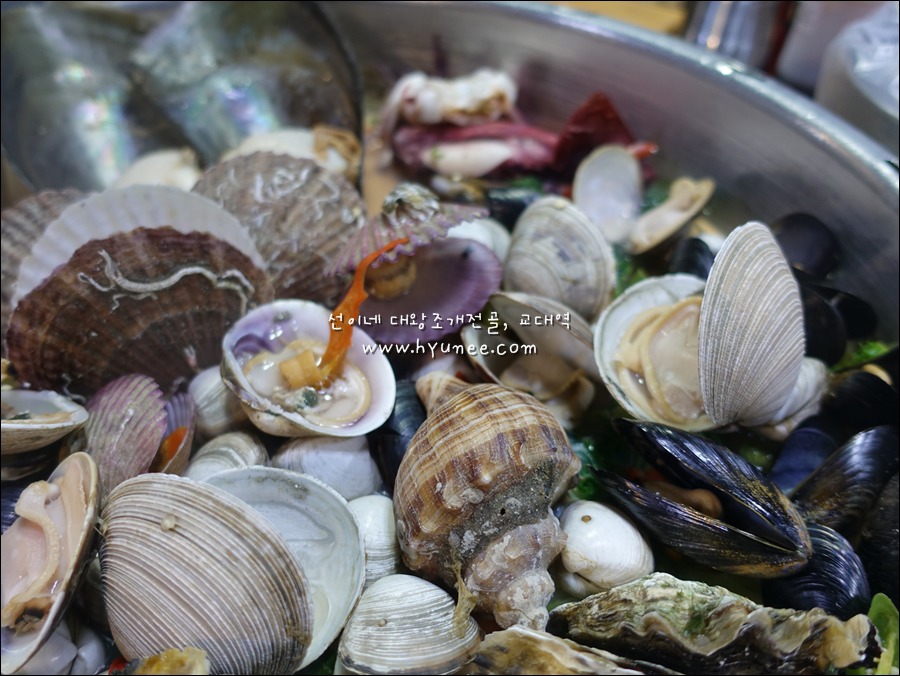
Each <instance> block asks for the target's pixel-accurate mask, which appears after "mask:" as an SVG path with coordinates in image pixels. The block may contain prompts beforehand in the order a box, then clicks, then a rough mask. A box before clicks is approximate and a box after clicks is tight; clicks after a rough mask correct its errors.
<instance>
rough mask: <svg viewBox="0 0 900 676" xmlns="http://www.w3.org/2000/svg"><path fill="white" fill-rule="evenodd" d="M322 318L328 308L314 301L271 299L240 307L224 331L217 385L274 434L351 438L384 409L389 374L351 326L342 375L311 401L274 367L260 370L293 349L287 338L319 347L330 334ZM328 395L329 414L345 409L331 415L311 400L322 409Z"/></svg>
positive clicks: (390, 399)
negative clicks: (248, 307) (221, 379)
mask: <svg viewBox="0 0 900 676" xmlns="http://www.w3.org/2000/svg"><path fill="white" fill-rule="evenodd" d="M330 319H331V312H330V311H329V310H328V309H327V308H325V307H323V306H321V305H318V304H316V303H312V302H309V301H302V300H279V301H275V302H273V303H269V304H267V305H264V306H261V307H259V308H257V309H256V310H254V311H253V312H250V313H248V314H247V315H245V316H244V317H242V318H241V319H240V320H239V321H238V322H236V323H235V324H234V326H232V328H231V329H230V330H229V331H228V333H227V334H226V335H225V338H224V339H223V349H224V356H223V360H222V374H223V377H224V379H225V383H226V384H227V385H228V387H229V388H230V389H231V390H232V392H234V393H235V394H236V395H237V396H238V398H239V399H240V400H241V402H243V404H244V410H245V411H246V413H247V415H248V416H249V417H250V419H251V421H252V422H253V424H254V425H256V426H257V427H259V428H260V429H262V430H263V431H265V432H268V433H270V434H276V435H279V436H317V435H318V436H321V435H326V436H339V437H354V436H360V435H363V434H366V433H367V432H370V431H372V430H374V429H375V428H376V427H378V426H379V425H381V424H382V423H383V422H384V421H385V420H387V418H388V416H389V415H390V414H391V410H392V409H393V407H394V397H395V394H396V381H395V380H394V372H393V370H392V368H391V365H390V363H389V362H388V360H387V358H386V357H385V356H384V355H383V354H381V353H380V352H378V351H377V350H375V342H374V341H373V340H372V339H371V338H369V337H368V336H367V335H366V334H365V333H363V331H361V330H360V329H359V328H355V329H354V331H353V343H352V345H351V347H350V350H349V351H348V352H347V355H346V357H345V359H344V365H343V366H342V371H341V373H342V374H343V375H341V376H340V377H338V378H336V380H335V383H334V384H333V385H332V386H329V388H327V389H326V390H325V391H324V392H323V393H321V396H318V395H317V399H316V401H317V402H318V403H317V404H316V406H307V405H306V400H305V398H303V397H299V398H298V396H296V395H298V394H299V393H296V392H294V391H292V390H290V388H289V385H288V383H287V382H285V381H284V380H283V379H282V378H281V377H279V376H278V374H276V373H275V371H276V370H277V369H270V368H268V365H269V361H270V360H272V359H274V360H275V361H278V359H284V358H288V357H290V356H291V354H293V352H292V351H293V348H289V346H290V345H292V344H294V343H295V341H305V340H312V341H315V342H316V343H317V344H318V345H319V346H321V349H322V350H324V346H325V344H326V343H327V342H328V339H329V335H330V334H331V322H330ZM304 345H305V343H304ZM368 351H372V353H369V352H368ZM267 355H273V357H269V356H267ZM272 365H274V364H272ZM257 366H258V367H260V368H256V367H257ZM267 373H271V374H273V375H271V376H267V375H266V374H267ZM366 392H367V394H366ZM364 396H368V403H366V402H365V399H364ZM328 397H332V399H328ZM332 401H333V402H334V405H335V406H336V407H337V413H335V415H337V414H341V415H343V414H342V413H341V412H342V411H344V410H350V411H351V413H352V415H350V414H347V415H346V416H344V417H343V418H341V417H337V418H334V417H331V413H330V411H331V409H330V408H325V409H322V408H320V406H319V404H321V405H322V406H326V407H327V406H329V404H330V402H332ZM353 416H355V418H353ZM351 418H353V419H352V420H351Z"/></svg>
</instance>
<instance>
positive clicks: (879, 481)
mask: <svg viewBox="0 0 900 676" xmlns="http://www.w3.org/2000/svg"><path fill="white" fill-rule="evenodd" d="M898 463H900V437H898V434H897V428H896V427H894V426H893V425H882V426H880V427H873V428H872V429H869V430H865V431H864V432H860V433H859V434H856V435H854V436H853V437H851V439H850V440H849V441H848V442H847V443H846V444H844V445H843V446H841V448H840V449H838V450H837V451H835V452H834V453H833V454H832V455H830V456H829V457H828V459H827V460H825V462H823V463H822V464H821V465H820V466H819V468H818V469H817V470H816V471H815V472H813V473H812V474H811V475H809V476H808V477H807V478H806V479H805V480H804V481H803V483H801V484H800V485H799V486H797V488H796V490H794V492H793V493H792V494H791V499H792V500H793V502H794V504H796V505H797V507H798V509H799V510H800V512H801V513H802V514H803V516H804V518H805V519H806V520H807V521H808V522H810V523H817V524H820V525H822V526H828V527H830V528H833V529H834V530H836V531H837V532H838V533H840V534H841V535H843V536H844V537H847V538H849V539H856V537H857V536H858V534H859V530H860V528H861V527H862V524H863V523H864V521H865V519H866V517H867V516H868V514H869V512H870V510H871V509H872V507H873V506H874V504H875V502H876V500H878V497H879V495H881V492H882V490H883V489H884V486H885V484H886V483H887V482H888V481H889V480H890V478H891V476H893V475H894V474H895V473H896V472H897V469H898Z"/></svg>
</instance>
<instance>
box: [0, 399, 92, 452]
mask: <svg viewBox="0 0 900 676" xmlns="http://www.w3.org/2000/svg"><path fill="white" fill-rule="evenodd" d="M0 398H2V402H3V421H2V422H0V430H2V437H0V445H2V447H3V455H12V454H14V453H24V452H26V451H33V450H35V449H38V448H43V447H44V446H49V445H50V444H52V443H53V442H54V441H57V440H59V439H61V438H62V437H64V436H65V435H66V434H68V433H69V432H72V431H74V430H76V429H78V428H79V427H81V426H82V425H84V424H85V423H86V422H87V419H88V412H87V411H86V410H85V408H84V407H83V406H81V405H79V404H76V403H75V402H74V401H72V400H71V399H69V398H68V397H64V396H63V395H61V394H58V393H56V392H51V391H40V392H34V391H31V390H3V391H2V392H0Z"/></svg>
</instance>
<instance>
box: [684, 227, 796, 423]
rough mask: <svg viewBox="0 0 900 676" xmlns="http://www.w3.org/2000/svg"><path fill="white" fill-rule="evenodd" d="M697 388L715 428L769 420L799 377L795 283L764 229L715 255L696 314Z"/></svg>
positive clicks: (738, 235)
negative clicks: (697, 345) (700, 392)
mask: <svg viewBox="0 0 900 676" xmlns="http://www.w3.org/2000/svg"><path fill="white" fill-rule="evenodd" d="M698 341H699V346H700V389H701V391H702V392H703V402H704V407H705V409H706V412H707V414H708V415H709V418H710V420H712V422H713V423H714V424H715V425H717V426H720V425H728V424H730V423H733V422H739V423H741V424H743V425H747V426H752V425H760V424H763V423H766V422H769V421H771V419H772V417H773V416H774V414H775V413H777V412H778V411H779V409H781V407H782V406H783V405H784V403H785V402H786V401H787V399H788V397H789V396H790V394H791V391H792V390H793V388H794V385H795V384H796V382H797V378H798V376H799V375H800V367H801V365H802V363H803V355H804V352H805V349H806V340H805V337H804V329H803V304H802V302H801V301H800V291H799V288H798V286H797V281H796V280H795V279H794V275H793V273H792V272H791V269H790V267H789V266H788V264H787V261H786V260H785V258H784V254H783V253H782V252H781V247H779V245H778V242H777V241H776V239H775V238H774V237H773V236H772V233H771V232H770V231H769V229H768V228H767V227H766V226H765V225H763V224H762V223H755V222H751V223H748V224H746V225H743V226H741V227H739V228H737V229H736V230H734V231H733V232H732V233H731V234H730V235H729V236H728V238H727V239H726V240H725V244H724V245H723V246H722V249H721V250H720V251H719V252H718V254H716V259H715V261H714V262H713V266H712V269H711V270H710V272H709V279H708V280H707V284H706V291H705V292H704V294H703V305H702V310H701V312H700V330H699V333H698Z"/></svg>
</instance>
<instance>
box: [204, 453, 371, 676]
mask: <svg viewBox="0 0 900 676" xmlns="http://www.w3.org/2000/svg"><path fill="white" fill-rule="evenodd" d="M207 482H208V483H210V484H211V485H213V486H216V487H217V488H220V489H222V490H223V491H225V492H226V493H230V494H231V495H233V496H235V497H237V498H239V499H241V500H243V501H244V502H245V503H247V504H248V505H250V506H251V507H252V508H253V509H254V510H256V511H257V512H259V513H260V514H261V515H262V516H263V517H264V518H265V519H266V520H267V521H268V522H269V523H271V524H272V525H273V526H274V527H275V529H276V530H277V531H278V532H279V533H281V535H282V537H283V538H284V540H285V542H286V543H287V545H288V548H289V549H290V551H291V554H292V555H293V556H294V558H295V559H296V560H297V562H298V563H299V564H300V566H301V567H302V568H303V572H304V573H305V575H306V580H307V582H308V584H309V591H310V595H311V598H312V602H313V606H312V608H313V628H312V637H311V640H310V643H309V647H308V649H307V651H306V656H305V657H304V659H303V662H302V664H301V666H306V665H307V664H309V663H310V662H312V661H313V660H315V659H317V658H318V657H319V656H320V655H321V654H322V653H323V652H324V651H325V649H326V648H327V647H328V646H329V645H330V644H331V642H332V641H334V639H335V638H337V635H338V634H339V633H340V631H341V629H342V628H343V626H344V624H345V623H346V622H347V617H348V616H349V615H350V611H351V610H352V609H353V607H354V606H355V605H356V600H357V599H358V598H359V595H360V594H361V593H362V588H363V582H364V581H365V577H366V562H365V546H364V543H363V536H362V533H361V532H360V530H359V526H358V525H357V523H356V518H355V517H354V516H353V514H352V513H351V512H350V510H349V508H348V507H347V501H346V500H344V499H343V498H342V497H341V496H340V495H339V494H338V493H337V491H335V490H334V489H332V488H330V487H329V486H326V485H325V484H324V483H322V482H321V481H319V480H318V479H315V478H313V477H311V476H308V475H306V474H299V473H297V472H292V471H290V470H285V469H278V468H275V467H260V466H254V467H246V468H242V469H233V470H228V471H226V472H220V473H218V474H216V475H214V476H211V477H209V478H208V479H207Z"/></svg>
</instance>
